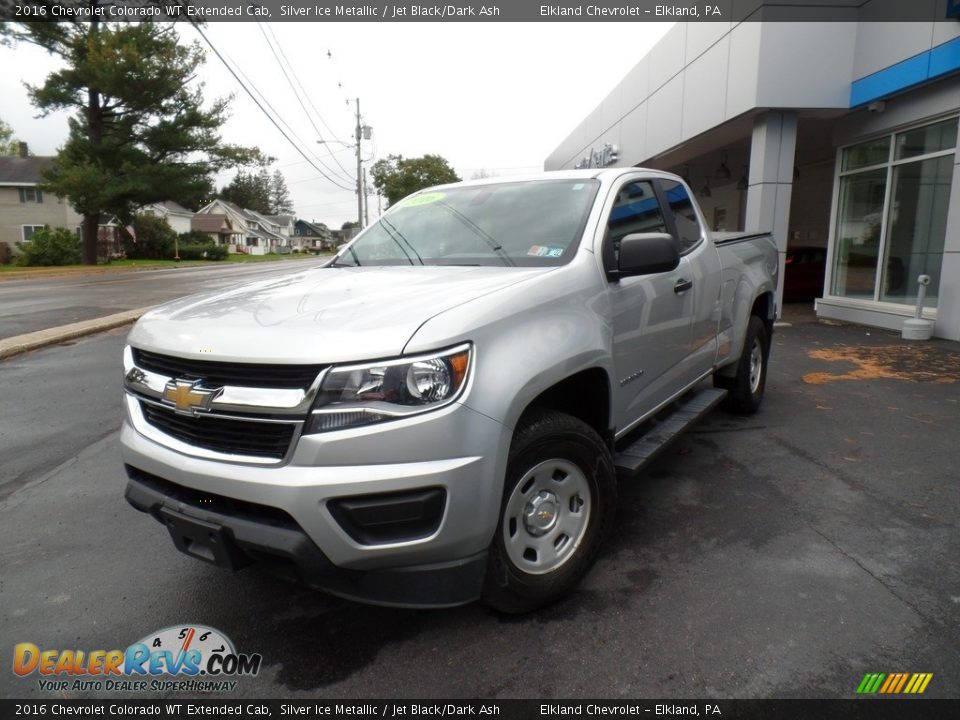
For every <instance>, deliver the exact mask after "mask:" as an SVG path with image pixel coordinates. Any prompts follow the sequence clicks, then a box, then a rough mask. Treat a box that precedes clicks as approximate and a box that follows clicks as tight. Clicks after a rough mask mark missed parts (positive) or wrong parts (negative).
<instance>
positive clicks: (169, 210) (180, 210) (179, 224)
mask: <svg viewBox="0 0 960 720" xmlns="http://www.w3.org/2000/svg"><path fill="white" fill-rule="evenodd" d="M142 212H145V213H148V214H150V215H157V216H160V217H164V218H166V219H167V223H169V225H170V227H171V228H173V231H174V232H175V233H177V235H182V234H183V233H186V232H190V230H191V226H190V221H191V220H192V219H193V210H187V209H186V208H185V207H183V205H180V204H179V203H175V202H173V201H172V200H166V201H164V202H158V203H153V204H152V205H147V206H146V207H144V208H143V210H142Z"/></svg>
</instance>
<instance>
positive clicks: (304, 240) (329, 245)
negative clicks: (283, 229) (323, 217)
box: [293, 220, 336, 251]
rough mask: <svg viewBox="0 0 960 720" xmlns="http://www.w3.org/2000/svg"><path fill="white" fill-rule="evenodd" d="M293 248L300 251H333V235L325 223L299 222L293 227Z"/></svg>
mask: <svg viewBox="0 0 960 720" xmlns="http://www.w3.org/2000/svg"><path fill="white" fill-rule="evenodd" d="M293 247H294V248H295V249H298V250H307V251H318V250H333V249H334V248H335V247H336V245H335V243H334V241H333V235H332V234H331V232H330V228H328V227H327V226H326V225H324V224H323V223H318V222H307V221H306V220H297V221H296V223H294V226H293Z"/></svg>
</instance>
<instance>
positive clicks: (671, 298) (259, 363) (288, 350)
mask: <svg viewBox="0 0 960 720" xmlns="http://www.w3.org/2000/svg"><path fill="white" fill-rule="evenodd" d="M776 277H777V252H776V248H775V246H774V244H773V242H772V240H771V238H770V237H769V235H764V234H753V235H747V234H742V233H741V234H724V235H717V236H715V237H712V236H711V233H710V232H709V231H708V230H707V227H706V225H705V223H704V221H703V217H702V214H701V212H700V210H699V208H698V207H697V205H696V203H695V202H694V200H693V199H692V197H691V194H690V190H689V188H688V187H687V186H686V185H685V184H684V183H683V181H682V180H681V179H680V178H678V177H676V176H673V175H670V174H667V173H663V172H659V171H653V170H644V169H641V168H625V169H611V170H582V171H573V172H556V173H547V174H542V175H538V176H535V177H528V178H520V179H513V178H511V179H510V180H508V181H505V180H503V179H495V180H484V181H477V182H469V183H459V184H453V185H447V186H441V187H436V188H431V189H429V190H425V191H422V192H419V193H417V194H415V195H412V196H410V197H408V198H406V199H405V200H403V201H401V202H399V203H397V204H396V205H395V206H394V207H392V208H390V210H389V211H388V212H387V213H386V214H385V215H384V216H383V217H381V218H380V219H379V220H378V221H377V222H376V223H374V224H373V225H371V226H370V227H369V228H367V229H366V230H365V231H364V232H362V233H361V234H360V235H358V236H357V237H356V238H355V239H354V240H353V241H352V242H350V243H349V244H348V245H346V246H345V247H343V248H342V249H341V250H340V251H339V252H338V253H337V255H336V256H335V257H334V258H333V260H332V261H331V262H329V263H327V264H326V266H324V267H321V268H315V269H310V270H307V271H305V272H301V273H298V274H294V275H290V276H286V277H282V278H280V279H270V280H265V281H262V282H258V283H254V284H250V285H245V286H243V287H239V288H236V289H231V290H226V291H218V292H215V293H210V294H207V295H201V296H193V297H188V298H184V299H181V300H177V301H175V302H172V303H169V304H167V305H164V306H162V307H159V308H157V309H154V310H152V311H150V312H149V313H147V314H146V315H144V316H143V317H142V318H141V319H140V321H139V322H138V323H137V324H136V325H135V327H134V328H133V330H132V331H131V333H130V337H129V345H128V347H127V348H126V349H125V351H124V373H125V376H124V378H125V379H124V385H125V390H126V394H125V411H126V417H125V420H124V423H123V432H122V442H123V457H124V462H125V465H126V471H127V476H128V478H129V481H128V485H127V489H126V497H127V500H128V501H129V502H130V504H132V505H133V506H134V507H135V508H137V509H139V510H142V511H144V512H148V513H150V514H151V515H153V517H154V518H156V519H157V520H159V521H160V522H162V523H164V524H165V525H166V527H167V529H168V530H169V532H170V535H171V537H172V539H173V542H174V544H175V545H176V546H177V548H179V549H180V550H181V551H183V552H185V553H187V554H189V555H192V556H194V557H197V558H201V559H204V560H207V561H210V562H213V563H216V564H218V565H221V566H224V567H227V568H234V569H237V568H241V567H243V566H245V565H248V564H250V563H251V562H255V561H258V562H265V563H267V564H269V565H271V566H273V567H276V568H282V569H284V570H285V571H286V572H287V573H288V574H290V575H292V576H293V577H296V578H298V579H299V580H301V581H303V582H305V583H307V584H309V585H311V586H314V587H318V588H322V589H324V590H326V591H328V592H331V593H333V594H336V595H340V596H343V597H348V598H354V599H357V600H362V601H366V602H373V603H380V604H388V605H401V606H413V607H428V606H432V607H441V606H450V605H457V604H461V603H466V602H470V601H473V600H476V599H478V598H482V599H483V600H484V601H485V602H487V603H489V604H490V605H491V606H493V607H494V608H497V609H499V610H502V611H506V612H524V611H527V610H531V609H533V608H537V607H540V606H542V605H545V604H547V603H549V602H551V601H553V600H555V599H557V598H559V597H561V596H563V595H564V594H565V593H568V592H569V591H571V590H572V589H573V588H574V587H575V585H576V584H577V582H578V581H579V580H580V578H581V577H582V576H583V575H584V573H585V572H586V571H587V570H588V568H589V567H590V565H591V563H592V562H593V560H594V558H595V557H596V555H597V552H598V550H599V548H600V545H601V541H602V540H603V538H604V536H605V535H606V533H607V532H608V530H609V529H610V526H611V523H612V521H613V517H614V509H615V504H616V496H617V474H618V473H619V474H621V475H631V474H633V473H635V472H636V471H637V470H638V469H639V468H640V467H641V466H642V465H643V464H644V463H645V462H646V461H647V460H648V459H649V458H650V457H652V456H653V454H654V453H656V452H657V451H658V450H659V449H660V448H661V447H663V445H664V444H665V443H666V442H667V441H668V440H670V439H671V438H672V437H673V436H674V435H676V434H677V433H678V432H680V431H681V430H682V429H683V428H684V427H685V426H686V425H688V424H689V423H691V422H693V421H694V420H695V419H696V418H698V417H699V416H701V415H702V414H704V413H705V412H707V411H708V410H710V409H711V408H712V407H713V406H714V405H716V404H717V403H718V402H721V401H723V402H724V404H725V405H726V407H727V408H728V409H730V410H732V411H735V412H753V411H755V410H756V409H757V408H758V406H759V404H760V401H761V398H762V396H763V390H764V381H765V378H766V369H767V359H768V353H769V349H770V336H771V332H772V329H773V319H774V316H775V312H776V308H775V300H774V298H775V290H776ZM710 378H712V387H711V384H710V383H708V382H706V381H708V380H709V379H710Z"/></svg>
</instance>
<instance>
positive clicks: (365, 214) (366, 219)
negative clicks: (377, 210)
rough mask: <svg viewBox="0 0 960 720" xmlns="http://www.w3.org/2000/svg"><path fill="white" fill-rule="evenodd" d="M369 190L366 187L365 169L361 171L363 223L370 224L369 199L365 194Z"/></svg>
mask: <svg viewBox="0 0 960 720" xmlns="http://www.w3.org/2000/svg"><path fill="white" fill-rule="evenodd" d="M368 192H370V189H369V188H368V187H367V169H366V168H364V169H363V223H364V225H369V224H370V198H369V196H368V195H367V193H368Z"/></svg>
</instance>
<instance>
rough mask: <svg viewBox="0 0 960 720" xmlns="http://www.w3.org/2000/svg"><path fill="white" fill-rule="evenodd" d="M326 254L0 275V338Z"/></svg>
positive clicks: (293, 268)
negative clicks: (92, 271)
mask: <svg viewBox="0 0 960 720" xmlns="http://www.w3.org/2000/svg"><path fill="white" fill-rule="evenodd" d="M326 260H327V258H317V259H315V260H280V261H277V262H255V263H224V264H223V265H215V266H213V267H182V268H170V269H162V270H137V271H124V272H107V273H102V274H90V275H82V276H78V275H64V276H60V277H50V278H33V279H27V280H3V281H0V339H3V338H8V337H13V336H15V335H22V334H24V333H29V332H34V331H36V330H45V329H46V328H52V327H58V326H60V325H66V324H68V323H72V322H78V321H80V320H89V319H91V318H95V317H101V316H103V315H110V314H112V313H117V312H120V311H121V310H132V309H134V308H141V307H147V306H149V305H155V304H157V303H162V302H165V301H167V300H173V299H174V298H178V297H181V296H183V295H189V294H191V293H196V292H202V291H205V290H216V289H218V288H224V287H227V286H229V285H234V284H236V283H242V282H249V281H252V280H258V279H262V278H266V277H270V276H272V275H283V274H286V273H294V272H302V271H304V270H307V269H308V268H310V267H316V266H317V265H320V264H321V263H323V262H325V261H326Z"/></svg>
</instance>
